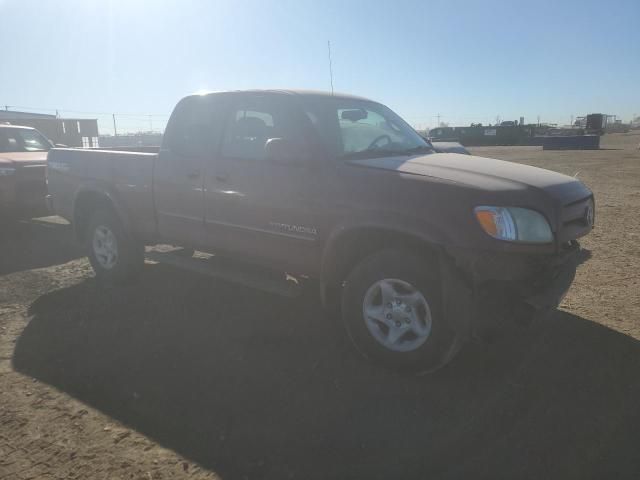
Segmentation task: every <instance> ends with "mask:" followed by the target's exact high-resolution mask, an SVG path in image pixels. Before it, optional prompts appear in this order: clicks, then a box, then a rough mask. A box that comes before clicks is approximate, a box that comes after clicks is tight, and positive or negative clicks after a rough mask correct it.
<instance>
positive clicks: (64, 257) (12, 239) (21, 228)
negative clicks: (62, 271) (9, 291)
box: [0, 219, 83, 275]
mask: <svg viewBox="0 0 640 480" xmlns="http://www.w3.org/2000/svg"><path fill="white" fill-rule="evenodd" d="M0 251H1V252H2V254H0V275H7V274H9V273H14V272H20V271H24V270H31V269H33V268H43V267H49V266H51V265H59V264H62V263H66V262H68V261H70V260H73V259H76V258H80V257H81V256H83V253H82V252H81V249H80V248H79V247H78V246H77V245H75V244H74V241H73V231H72V228H71V226H70V225H68V224H62V223H55V222H52V221H47V219H32V220H24V221H21V222H15V223H9V224H6V225H3V228H2V229H1V230H0Z"/></svg>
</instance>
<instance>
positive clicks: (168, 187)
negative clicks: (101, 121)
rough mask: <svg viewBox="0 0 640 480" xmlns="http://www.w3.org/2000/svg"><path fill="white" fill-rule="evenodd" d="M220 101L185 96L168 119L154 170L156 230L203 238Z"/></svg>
mask: <svg viewBox="0 0 640 480" xmlns="http://www.w3.org/2000/svg"><path fill="white" fill-rule="evenodd" d="M222 101H223V99H222V97H221V96H218V95H207V96H191V97H187V98H185V99H183V100H182V101H181V102H180V103H178V105H177V106H176V108H175V110H174V112H173V114H172V115H171V118H170V120H169V123H168V124H167V129H166V133H165V138H164V139H163V142H162V148H161V149H160V153H159V154H158V159H157V162H156V166H155V171H154V196H155V205H156V212H157V218H158V230H159V233H160V235H161V237H162V238H164V239H166V240H167V241H171V242H174V243H176V244H186V245H191V246H200V245H202V243H203V234H204V181H205V175H204V172H205V165H206V164H207V163H208V162H210V161H211V159H212V158H213V152H215V151H216V149H217V148H218V142H219V133H220V126H219V125H216V119H217V118H218V116H219V115H220V114H221V113H220V111H219V109H218V106H219V105H220V104H221V103H222Z"/></svg>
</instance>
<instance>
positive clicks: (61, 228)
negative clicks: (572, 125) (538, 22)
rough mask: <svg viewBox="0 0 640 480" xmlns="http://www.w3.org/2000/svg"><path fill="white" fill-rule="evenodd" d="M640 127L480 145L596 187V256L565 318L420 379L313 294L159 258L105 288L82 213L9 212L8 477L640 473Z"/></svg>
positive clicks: (3, 470)
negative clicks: (135, 279)
mask: <svg viewBox="0 0 640 480" xmlns="http://www.w3.org/2000/svg"><path fill="white" fill-rule="evenodd" d="M639 142H640V134H635V135H632V134H628V135H608V136H605V137H603V147H605V148H604V149H602V150H600V151H567V152H549V151H542V150H541V149H540V148H536V147H519V148H508V147H501V148H474V149H472V150H473V153H475V154H479V155H486V156H494V157H497V158H502V159H507V160H512V161H516V162H523V163H529V164H532V165H536V166H541V167H545V168H549V169H552V170H557V171H560V172H563V173H567V174H571V175H574V174H576V175H578V177H579V178H581V179H582V180H583V181H584V182H585V183H587V185H589V186H590V187H591V188H592V189H593V191H594V192H595V194H596V199H597V228H596V230H595V231H594V232H593V233H592V234H591V235H590V236H589V237H587V238H585V239H584V242H583V245H584V247H585V248H586V249H588V250H589V251H590V252H591V254H592V258H591V259H590V260H589V261H588V262H587V263H585V264H584V265H582V266H581V267H580V270H579V273H578V276H577V279H576V281H575V284H574V286H573V287H572V289H571V291H570V293H569V295H568V296H567V298H566V300H565V301H564V303H563V305H562V308H561V310H560V311H559V312H558V313H557V314H556V315H555V316H554V317H553V318H551V319H549V320H548V321H547V322H545V323H544V324H543V325H541V326H539V327H538V328H535V329H532V330H530V331H529V330H528V331H526V332H523V334H522V335H519V336H518V337H517V339H515V340H513V341H511V342H503V343H498V344H490V345H471V346H470V347H469V348H467V349H466V350H465V351H464V352H463V353H462V355H461V357H460V358H459V360H458V361H457V362H455V363H454V364H453V365H451V366H449V367H447V368H445V369H444V370H442V371H440V372H438V373H436V374H434V375H431V376H424V377H411V376H402V375H394V374H391V373H387V372H385V371H382V370H380V369H378V368H375V367H373V366H371V365H369V364H368V363H366V362H365V361H363V360H361V359H360V358H359V357H357V356H356V355H355V354H354V353H353V352H352V350H351V348H350V346H349V345H348V344H347V343H346V341H345V340H344V338H343V336H342V333H341V332H340V331H339V330H338V328H337V326H336V325H334V324H333V323H332V322H328V321H326V319H325V317H324V316H323V314H322V313H321V312H320V309H319V307H318V304H317V301H315V300H313V299H311V298H312V296H311V295H310V296H308V297H303V298H299V299H296V300H286V299H282V298H278V297H274V296H270V295H267V294H263V293H259V292H255V291H252V290H249V289H245V288H240V287H236V286H232V285H229V284H225V283H223V282H218V281H214V280H211V279H208V278H203V277H201V276H198V275H195V274H192V273H189V272H183V271H178V270H175V269H172V268H170V267H166V266H162V265H147V266H146V268H145V271H144V273H143V278H142V279H141V281H140V282H139V283H137V284H135V285H132V286H130V287H128V288H114V289H109V290H104V289H102V288H100V287H99V286H98V285H96V283H95V282H94V281H93V279H92V273H91V270H90V268H89V265H88V262H87V261H86V259H85V258H84V257H82V252H81V251H80V250H78V249H77V248H76V247H75V246H73V244H72V243H71V240H70V238H71V232H70V229H69V227H68V226H66V225H63V224H60V223H56V222H55V219H45V220H33V221H31V222H25V223H22V224H20V225H19V226H17V227H16V228H13V229H11V230H9V231H7V229H6V228H5V226H2V227H1V228H2V230H1V231H0V480H14V479H16V480H24V479H36V478H37V479H41V478H42V479H68V478H75V479H87V478H96V479H140V480H149V479H174V478H175V479H182V478H190V479H191V478H192V479H204V478H206V479H213V478H222V479H225V480H227V479H263V478H269V479H287V478H297V479H355V478H358V479H360V478H367V479H378V478H379V479H389V478H397V479H414V478H415V479H425V478H429V479H453V478H486V479H498V478H531V479H540V478H561V479H567V478H575V479H585V478H638V477H640V455H639V454H638V448H639V446H640V342H639V340H640V285H639V282H640V214H639V212H640V150H637V149H636V147H637V145H638V143H639Z"/></svg>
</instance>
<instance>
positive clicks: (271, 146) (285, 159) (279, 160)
mask: <svg viewBox="0 0 640 480" xmlns="http://www.w3.org/2000/svg"><path fill="white" fill-rule="evenodd" d="M264 153H265V157H266V158H267V160H269V161H271V162H273V163H276V164H282V165H303V164H305V163H307V162H306V159H307V158H308V152H306V151H304V150H303V148H301V147H300V146H299V145H298V144H297V143H294V142H290V141H289V140H286V139H284V138H270V139H268V140H267V141H266V143H265V144H264Z"/></svg>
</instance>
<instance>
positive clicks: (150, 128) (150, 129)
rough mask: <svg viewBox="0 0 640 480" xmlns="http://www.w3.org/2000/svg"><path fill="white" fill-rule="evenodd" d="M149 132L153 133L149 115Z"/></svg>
mask: <svg viewBox="0 0 640 480" xmlns="http://www.w3.org/2000/svg"><path fill="white" fill-rule="evenodd" d="M149 131H150V132H153V120H152V119H151V115H149Z"/></svg>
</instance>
